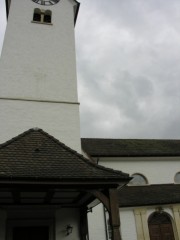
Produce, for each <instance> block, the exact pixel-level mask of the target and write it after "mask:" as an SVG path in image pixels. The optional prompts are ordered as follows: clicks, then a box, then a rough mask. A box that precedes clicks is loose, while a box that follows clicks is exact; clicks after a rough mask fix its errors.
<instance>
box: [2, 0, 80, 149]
mask: <svg viewBox="0 0 180 240" xmlns="http://www.w3.org/2000/svg"><path fill="white" fill-rule="evenodd" d="M75 4H76V3H75V1H73V0H61V1H60V2H59V3H57V4H56V5H54V6H42V5H39V4H36V3H34V2H32V1H31V0H13V1H11V7H10V13H9V19H8V24H7V29H6V34H5V39H4V45H3V50H2V57H1V63H0V83H1V88H0V111H1V113H3V114H1V115H0V122H1V132H0V135H1V138H0V142H1V143H2V142H4V141H7V140H9V139H11V138H12V137H15V136H16V135H17V134H20V133H22V131H25V130H27V129H29V128H33V127H39V128H43V130H45V131H47V132H48V133H49V134H52V135H53V136H55V137H56V138H58V139H59V140H61V141H63V142H64V143H65V144H66V145H68V146H69V147H71V148H73V149H75V150H77V151H78V152H80V151H81V150H80V126H79V125H80V123H79V103H78V98H77V79H76V58H75V41H74V14H75V13H74V5H75ZM35 8H40V9H44V10H47V9H49V10H51V11H52V24H37V23H33V22H32V19H33V12H34V9H35ZM12 119H13V120H15V121H14V123H13V122H12Z"/></svg>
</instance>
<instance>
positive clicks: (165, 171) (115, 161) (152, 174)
mask: <svg viewBox="0 0 180 240" xmlns="http://www.w3.org/2000/svg"><path fill="white" fill-rule="evenodd" d="M179 162H180V157H149V158H148V157H140V158H138V157H137V158H136V157H133V158H130V157H125V158H123V157H122V158H100V159H99V164H100V165H103V166H105V167H110V168H113V169H116V170H121V171H123V172H126V173H129V174H130V175H132V174H134V173H141V174H143V175H144V176H145V177H146V178H147V180H148V183H149V184H163V183H164V184H165V183H174V176H175V174H176V173H177V172H179V171H180V164H179Z"/></svg>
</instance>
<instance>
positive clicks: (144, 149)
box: [81, 138, 180, 157]
mask: <svg viewBox="0 0 180 240" xmlns="http://www.w3.org/2000/svg"><path fill="white" fill-rule="evenodd" d="M81 144H82V148H83V150H84V151H85V152H86V153H87V154H88V155H90V156H92V157H93V156H94V157H98V156H99V157H100V156H101V157H103V156H104V157H108V156H126V157H128V156H129V157H131V156H132V157H134V156H180V140H165V139H164V140H155V139H154V140H151V139H100V138H99V139H98V138H82V139H81Z"/></svg>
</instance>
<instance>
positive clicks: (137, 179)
mask: <svg viewBox="0 0 180 240" xmlns="http://www.w3.org/2000/svg"><path fill="white" fill-rule="evenodd" d="M131 177H133V179H132V180H131V181H130V182H129V185H130V186H131V185H132V186H134V185H136V186H137V185H146V184H148V181H147V179H146V177H145V176H143V175H142V174H139V173H135V174H133V175H132V176H131Z"/></svg>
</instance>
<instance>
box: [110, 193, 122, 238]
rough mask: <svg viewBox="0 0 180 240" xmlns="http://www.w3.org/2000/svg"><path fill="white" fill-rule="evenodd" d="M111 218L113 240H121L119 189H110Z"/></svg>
mask: <svg viewBox="0 0 180 240" xmlns="http://www.w3.org/2000/svg"><path fill="white" fill-rule="evenodd" d="M109 207H110V209H109V218H110V223H111V227H112V240H121V235H120V231H119V227H120V217H119V204H118V196H117V189H109Z"/></svg>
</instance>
